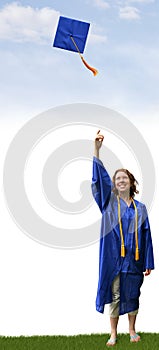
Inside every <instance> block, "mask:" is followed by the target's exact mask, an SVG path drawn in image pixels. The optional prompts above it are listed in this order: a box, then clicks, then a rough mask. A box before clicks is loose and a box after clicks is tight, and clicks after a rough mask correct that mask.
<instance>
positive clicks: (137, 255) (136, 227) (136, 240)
mask: <svg viewBox="0 0 159 350" xmlns="http://www.w3.org/2000/svg"><path fill="white" fill-rule="evenodd" d="M132 202H133V205H134V209H135V243H136V247H135V260H136V261H137V260H139V243H138V212H137V207H136V204H135V201H134V200H133V198H132Z"/></svg>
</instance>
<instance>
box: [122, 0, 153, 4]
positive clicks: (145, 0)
mask: <svg viewBox="0 0 159 350" xmlns="http://www.w3.org/2000/svg"><path fill="white" fill-rule="evenodd" d="M153 2H155V0H127V3H129V4H130V3H131V4H132V3H136V4H137V3H138V4H151V3H153Z"/></svg>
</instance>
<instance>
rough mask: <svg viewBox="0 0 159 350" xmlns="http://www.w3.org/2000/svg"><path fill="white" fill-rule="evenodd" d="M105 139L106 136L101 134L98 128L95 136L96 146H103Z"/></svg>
mask: <svg viewBox="0 0 159 350" xmlns="http://www.w3.org/2000/svg"><path fill="white" fill-rule="evenodd" d="M103 140H104V136H103V135H102V134H100V130H98V132H97V134H96V138H95V148H96V149H97V150H99V149H100V148H101V146H102V142H103Z"/></svg>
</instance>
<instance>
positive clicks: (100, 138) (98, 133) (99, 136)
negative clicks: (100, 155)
mask: <svg viewBox="0 0 159 350" xmlns="http://www.w3.org/2000/svg"><path fill="white" fill-rule="evenodd" d="M95 139H96V140H98V141H103V140H104V135H102V134H100V130H98V131H97V135H96V138H95Z"/></svg>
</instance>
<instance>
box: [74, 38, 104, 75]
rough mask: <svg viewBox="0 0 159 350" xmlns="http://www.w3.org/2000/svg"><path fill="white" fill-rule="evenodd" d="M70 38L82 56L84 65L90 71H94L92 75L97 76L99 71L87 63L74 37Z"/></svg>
mask: <svg viewBox="0 0 159 350" xmlns="http://www.w3.org/2000/svg"><path fill="white" fill-rule="evenodd" d="M70 38H71V40H72V42H73V44H74V46H75V48H76V50H77V52H78V54H79V55H80V57H81V60H82V62H83V63H84V65H85V66H86V67H87V68H88V69H89V70H91V71H92V73H93V74H94V76H96V75H97V74H98V71H97V69H95V68H93V67H91V66H90V65H89V64H88V63H87V62H86V61H85V59H84V58H83V56H82V55H81V53H80V50H79V48H78V46H77V44H76V42H75V40H74V38H73V36H72V35H70Z"/></svg>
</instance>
